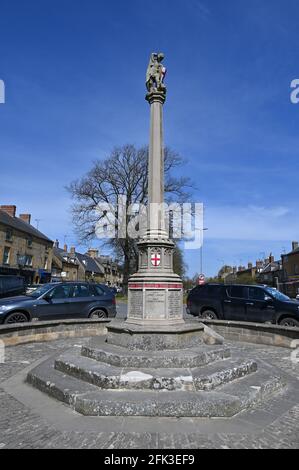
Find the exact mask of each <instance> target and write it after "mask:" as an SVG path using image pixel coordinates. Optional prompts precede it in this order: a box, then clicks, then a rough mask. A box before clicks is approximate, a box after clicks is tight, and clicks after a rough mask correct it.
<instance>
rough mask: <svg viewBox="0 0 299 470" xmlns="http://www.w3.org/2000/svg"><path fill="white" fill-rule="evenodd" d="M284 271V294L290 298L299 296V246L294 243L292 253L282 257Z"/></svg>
mask: <svg viewBox="0 0 299 470" xmlns="http://www.w3.org/2000/svg"><path fill="white" fill-rule="evenodd" d="M281 260H282V269H283V292H284V293H285V294H287V295H289V296H290V297H296V295H298V294H299V244H298V242H293V243H292V251H290V253H287V254H284V255H281Z"/></svg>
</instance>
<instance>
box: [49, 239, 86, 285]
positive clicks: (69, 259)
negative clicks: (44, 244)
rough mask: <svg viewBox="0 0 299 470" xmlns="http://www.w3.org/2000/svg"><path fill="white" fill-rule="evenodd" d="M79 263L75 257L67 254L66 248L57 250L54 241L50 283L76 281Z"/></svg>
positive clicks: (57, 246)
mask: <svg viewBox="0 0 299 470" xmlns="http://www.w3.org/2000/svg"><path fill="white" fill-rule="evenodd" d="M78 271H79V262H78V260H77V259H76V257H75V256H73V255H71V254H70V253H68V252H67V246H66V245H64V248H63V249H61V248H59V242H58V240H56V242H55V244H54V248H53V260H52V281H78V280H85V278H83V279H79V275H78Z"/></svg>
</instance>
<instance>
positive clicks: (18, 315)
mask: <svg viewBox="0 0 299 470" xmlns="http://www.w3.org/2000/svg"><path fill="white" fill-rule="evenodd" d="M28 321H29V320H28V318H27V315H25V313H23V312H13V313H11V314H10V315H8V316H7V317H6V318H5V320H4V323H6V324H9V325H11V324H12V323H27V322H28Z"/></svg>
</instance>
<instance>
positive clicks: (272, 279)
mask: <svg viewBox="0 0 299 470" xmlns="http://www.w3.org/2000/svg"><path fill="white" fill-rule="evenodd" d="M283 277H284V273H283V268H282V262H281V260H278V261H275V260H274V257H273V256H271V257H270V260H269V262H268V263H266V264H265V266H264V267H263V269H262V270H261V271H260V272H259V273H258V274H257V277H256V280H257V282H258V283H259V284H265V285H267V286H270V287H275V288H277V289H279V290H281V283H282V282H283Z"/></svg>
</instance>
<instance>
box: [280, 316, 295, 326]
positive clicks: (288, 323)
mask: <svg viewBox="0 0 299 470" xmlns="http://www.w3.org/2000/svg"><path fill="white" fill-rule="evenodd" d="M279 324H280V325H281V326H292V327H294V326H297V327H299V321H298V320H295V318H284V319H283V320H281V322H280V323H279Z"/></svg>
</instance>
